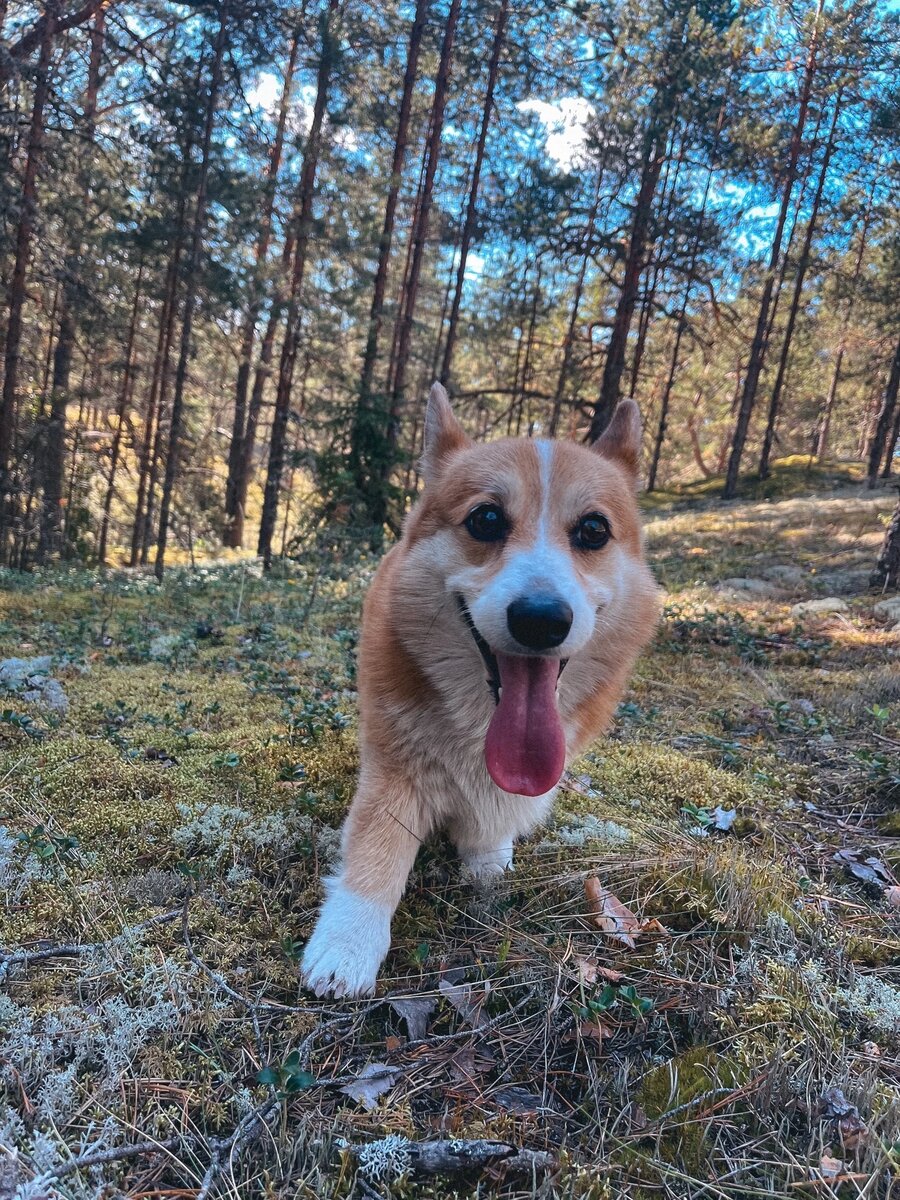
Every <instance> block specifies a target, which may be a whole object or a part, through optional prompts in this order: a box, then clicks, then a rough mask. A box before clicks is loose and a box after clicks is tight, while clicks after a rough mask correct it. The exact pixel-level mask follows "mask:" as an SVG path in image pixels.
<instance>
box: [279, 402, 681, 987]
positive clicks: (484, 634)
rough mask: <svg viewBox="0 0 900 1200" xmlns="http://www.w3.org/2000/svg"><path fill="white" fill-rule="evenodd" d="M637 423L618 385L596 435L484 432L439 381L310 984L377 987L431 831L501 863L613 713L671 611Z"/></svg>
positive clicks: (381, 631)
mask: <svg viewBox="0 0 900 1200" xmlns="http://www.w3.org/2000/svg"><path fill="white" fill-rule="evenodd" d="M640 443H641V425H640V417H639V413H638V408H637V405H636V404H635V403H634V402H633V401H631V400H624V401H622V402H621V403H620V404H619V406H618V407H617V409H616V411H615V414H614V415H613V418H612V421H611V422H610V424H609V426H608V428H607V429H606V431H605V432H604V433H603V435H602V436H601V437H600V438H599V439H598V440H597V441H596V442H595V443H594V444H593V446H591V447H588V446H584V445H577V444H575V443H572V442H558V441H544V440H532V439H528V438H507V439H504V440H498V441H494V442H487V443H481V444H475V443H474V442H472V441H471V440H470V439H469V438H468V437H467V436H466V434H465V432H464V431H463V429H462V426H461V425H460V424H459V422H458V421H457V419H456V417H455V416H454V414H453V411H452V409H451V406H450V401H449V399H448V396H447V393H446V391H445V390H444V388H443V387H441V385H440V384H437V383H436V384H435V385H434V386H433V387H432V389H431V394H430V396H429V399H428V407H427V411H426V416H425V449H424V457H423V460H422V470H423V477H424V480H425V486H424V490H423V493H422V496H421V498H420V499H419V501H418V502H417V504H416V505H415V506H414V508H413V509H412V510H411V512H410V513H409V515H408V517H407V519H406V522H405V525H404V528H403V534H402V537H401V538H400V540H399V542H398V543H397V545H396V546H394V547H393V548H392V549H391V550H390V552H389V553H388V554H387V555H386V556H385V558H384V559H383V561H382V562H381V564H380V566H379V568H378V571H377V572H376V575H375V578H374V580H373V582H372V585H371V588H370V590H369V593H368V595H367V598H366V602H365V606H364V610H363V622H362V637H361V641H360V655H359V728H360V758H361V761H360V773H359V783H358V787H357V791H356V795H355V797H354V799H353V803H352V805H351V807H350V811H349V813H348V815H347V819H346V822H345V824H344V828H343V833H342V861H341V866H340V870H339V872H338V874H337V875H335V876H334V877H333V878H331V879H329V880H327V881H326V883H325V891H326V896H325V901H324V904H323V905H322V909H321V912H320V914H319V918H318V921H317V923H316V926H315V929H314V930H313V933H312V936H311V937H310V939H309V942H308V943H307V945H306V949H305V953H304V955H303V960H302V964H301V973H302V975H303V978H304V980H305V982H306V984H307V986H308V987H309V988H311V989H312V990H313V991H314V992H315V993H316V995H319V996H323V995H333V996H335V997H342V996H345V997H353V996H365V995H371V994H372V992H373V991H374V989H375V983H376V979H377V975H378V969H379V967H380V966H381V963H382V961H383V960H384V957H385V955H386V954H387V952H388V948H389V946H390V940H391V918H392V916H393V913H394V910H395V909H396V907H397V905H398V903H399V901H400V898H401V896H402V895H403V891H404V888H405V886H406V880H407V877H408V875H409V872H410V869H411V868H412V865H413V862H414V860H415V857H416V852H417V850H418V849H419V846H420V845H421V843H422V842H423V841H424V840H425V838H427V837H428V836H429V835H430V834H431V833H432V832H434V831H435V830H438V829H443V830H445V831H446V832H447V834H448V835H449V837H450V839H451V840H452V841H453V843H454V844H455V846H456V847H457V849H458V851H459V854H460V856H461V858H462V860H463V862H464V863H465V864H466V865H467V866H468V867H469V868H470V869H471V871H472V872H473V873H474V874H475V875H476V876H490V875H495V874H500V873H502V872H504V871H506V870H507V869H509V868H510V867H511V866H512V855H513V843H514V842H515V841H516V839H517V838H520V837H522V836H523V835H525V834H527V833H529V832H530V831H531V830H532V829H534V827H535V826H536V825H537V824H538V823H539V822H540V821H541V820H542V819H543V818H544V817H545V816H546V815H547V813H548V811H549V809H550V806H551V803H552V801H553V796H554V792H555V789H556V786H557V784H558V783H559V780H560V777H561V776H562V774H563V771H564V770H565V767H566V764H567V763H568V762H569V761H570V760H571V759H572V758H573V757H574V756H575V755H577V754H578V753H580V752H581V751H582V750H583V749H584V748H585V747H586V746H587V745H588V744H589V743H590V742H591V741H592V739H594V738H596V737H597V735H598V734H600V733H601V732H602V731H603V730H604V729H605V728H606V726H607V725H608V723H609V721H610V719H611V717H612V715H613V712H614V711H615V708H616V705H617V704H618V701H619V698H620V697H621V694H622V692H623V690H624V687H625V683H626V680H627V677H628V674H629V672H630V670H631V668H632V666H633V664H634V661H635V658H636V657H637V655H638V653H639V652H640V650H641V649H642V647H643V646H644V645H645V644H646V643H647V642H648V641H649V639H650V637H651V636H652V634H653V630H654V628H655V625H656V621H657V617H658V607H659V606H658V597H657V588H656V584H655V582H654V580H653V577H652V575H651V573H650V570H649V568H648V566H647V564H646V562H645V560H644V554H643V545H642V537H641V530H640V524H639V519H638V511H637V504H636V501H635V492H636V480H637V467H638V456H639V451H640Z"/></svg>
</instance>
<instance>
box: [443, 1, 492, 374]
mask: <svg viewBox="0 0 900 1200" xmlns="http://www.w3.org/2000/svg"><path fill="white" fill-rule="evenodd" d="M508 15H509V0H500V7H499V9H498V10H497V18H496V21H495V22H494V40H493V43H492V45H491V57H490V61H489V63H488V78H487V87H486V89H485V93H484V108H483V109H482V112H481V127H480V129H479V131H478V142H477V143H476V146H475V162H474V164H473V166H472V180H471V182H470V184H469V201H468V204H467V205H466V219H465V221H464V222H463V230H462V238H461V240H460V244H459V266H458V267H457V271H456V288H455V290H454V293H453V304H452V305H451V307H450V319H449V324H448V326H447V340H446V342H445V343H444V358H443V362H442V363H441V375H440V378H441V383H447V381H448V380H449V378H450V368H451V365H452V363H453V350H454V347H455V345H456V331H457V327H458V324H459V309H460V305H461V304H462V295H463V287H464V286H465V279H466V263H467V261H468V257H469V247H470V246H471V244H472V238H473V236H474V234H475V222H476V218H477V215H478V188H479V185H480V183H481V168H482V164H483V163H484V150H485V146H486V145H487V135H488V128H489V126H490V123H491V111H492V109H493V107H494V90H495V88H496V86H497V74H498V71H499V69H500V55H501V54H502V53H503V46H504V43H505V41H506V21H507V17H508Z"/></svg>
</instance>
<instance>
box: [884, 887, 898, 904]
mask: <svg viewBox="0 0 900 1200" xmlns="http://www.w3.org/2000/svg"><path fill="white" fill-rule="evenodd" d="M884 898H885V900H887V902H888V904H889V905H890V906H891V908H900V884H896V883H892V884H891V886H890V887H886V888H885V889H884Z"/></svg>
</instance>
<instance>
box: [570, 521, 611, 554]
mask: <svg viewBox="0 0 900 1200" xmlns="http://www.w3.org/2000/svg"><path fill="white" fill-rule="evenodd" d="M611 537H612V529H611V528H610V525H609V521H607V519H606V517H604V515H603V514H602V513H597V512H593V513H588V514H587V515H586V516H584V517H582V518H581V520H580V521H579V522H578V524H577V525H576V526H575V528H574V529H573V530H572V541H573V542H574V543H575V545H576V546H577V547H578V548H579V549H580V550H602V549H603V547H604V546H605V545H606V543H607V542H608V541H609V539H610V538H611Z"/></svg>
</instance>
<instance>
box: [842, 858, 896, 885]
mask: <svg viewBox="0 0 900 1200" xmlns="http://www.w3.org/2000/svg"><path fill="white" fill-rule="evenodd" d="M834 861H835V862H836V863H839V864H840V865H841V866H842V867H846V869H847V870H848V871H849V872H850V874H851V875H853V876H855V877H856V878H857V879H861V880H862V881H863V883H874V884H875V886H876V887H880V888H887V887H892V886H893V885H895V884H896V882H897V880H896V879H895V878H894V874H893V872H892V871H891V869H890V867H888V866H886V865H885V864H884V863H883V862H882V861H881V859H880V858H876V857H875V856H874V855H871V854H870V855H869V856H868V857H867V858H863V857H862V855H861V854H858V853H857V852H856V851H855V850H838V852H837V853H836V854H835V856H834Z"/></svg>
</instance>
